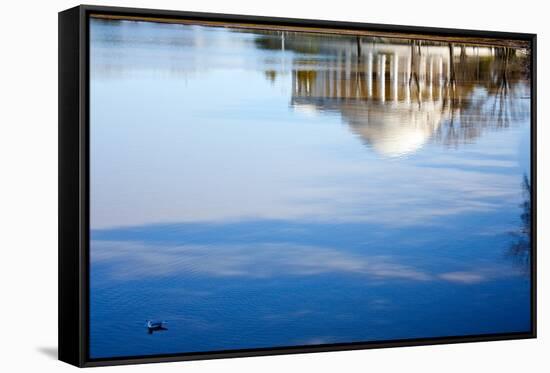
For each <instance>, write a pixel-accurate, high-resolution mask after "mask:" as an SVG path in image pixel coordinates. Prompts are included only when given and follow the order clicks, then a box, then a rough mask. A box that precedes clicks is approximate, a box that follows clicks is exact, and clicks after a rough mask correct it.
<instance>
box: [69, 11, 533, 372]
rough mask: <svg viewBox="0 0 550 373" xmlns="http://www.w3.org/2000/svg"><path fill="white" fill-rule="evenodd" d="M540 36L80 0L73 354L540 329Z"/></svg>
mask: <svg viewBox="0 0 550 373" xmlns="http://www.w3.org/2000/svg"><path fill="white" fill-rule="evenodd" d="M535 83H536V36H535V35H533V34H519V33H504V32H489V31H472V30H454V29H436V28H426V27H416V26H415V27H412V26H390V25H376V24H361V23H347V22H333V21H318V20H303V19H282V18H268V17H250V16H246V17H245V16H238V15H223V14H204V13H191V12H177V11H164V10H149V9H129V8H113V7H100V6H79V7H76V8H72V9H69V10H66V11H63V12H61V13H59V357H60V359H61V360H63V361H65V362H68V363H71V364H74V365H77V366H98V365H113V364H128V363H142V362H160V361H175V360H190V359H209V358H220V357H237V356H254V355H266V354H287V353H297V352H319V351H335V350H347V349H364V348H372V347H393V346H412V345H423V344H437V343H455V342H474V341H491V340H503V339H520V338H532V337H535V333H536V299H535V294H536V293H535V289H536V271H535V269H536V251H535V227H536V225H535V221H536V219H535V215H536V175H535V160H536V158H535V144H536V141H535V130H536V127H535V114H536V86H535Z"/></svg>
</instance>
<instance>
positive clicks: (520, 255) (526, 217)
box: [508, 175, 531, 271]
mask: <svg viewBox="0 0 550 373" xmlns="http://www.w3.org/2000/svg"><path fill="white" fill-rule="evenodd" d="M522 188H523V195H524V201H523V202H522V203H521V208H522V213H521V227H520V229H519V230H518V231H517V232H513V233H512V235H513V236H514V241H513V242H512V243H511V244H510V248H509V250H508V253H509V255H510V256H512V257H513V258H515V259H516V260H517V262H518V263H519V264H520V265H521V266H522V267H523V268H524V269H525V270H527V271H528V270H529V268H530V266H531V183H530V182H529V179H528V178H527V175H524V176H523V183H522Z"/></svg>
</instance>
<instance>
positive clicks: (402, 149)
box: [342, 102, 446, 157]
mask: <svg viewBox="0 0 550 373" xmlns="http://www.w3.org/2000/svg"><path fill="white" fill-rule="evenodd" d="M445 112H446V111H442V110H441V107H440V105H437V103H433V102H427V103H425V104H422V105H421V106H418V104H406V103H399V104H397V105H383V104H374V105H367V106H366V107H361V106H358V107H355V108H354V107H352V106H349V105H345V106H344V107H343V108H342V114H343V116H344V117H345V119H346V120H347V121H348V123H349V125H350V127H351V129H352V131H353V132H354V133H355V134H356V135H358V136H359V137H361V139H363V140H364V141H365V142H366V143H367V144H368V145H369V146H372V148H373V149H374V150H375V151H376V152H377V153H379V154H381V155H384V156H387V157H399V156H403V155H405V154H409V153H412V152H414V151H417V150H418V149H420V148H421V147H422V146H423V145H424V144H425V143H426V142H427V141H428V139H429V138H430V136H431V135H432V134H433V133H434V132H435V130H437V128H438V127H439V125H440V123H441V121H442V119H443V116H444V115H445Z"/></svg>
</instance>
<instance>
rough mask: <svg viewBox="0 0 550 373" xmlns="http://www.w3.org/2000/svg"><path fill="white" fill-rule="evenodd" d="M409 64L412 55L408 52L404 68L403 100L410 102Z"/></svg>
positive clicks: (410, 63)
mask: <svg viewBox="0 0 550 373" xmlns="http://www.w3.org/2000/svg"><path fill="white" fill-rule="evenodd" d="M411 65H412V57H411V55H410V54H409V55H408V56H407V68H406V69H405V80H404V81H405V83H406V84H405V101H406V102H407V103H410V102H411Z"/></svg>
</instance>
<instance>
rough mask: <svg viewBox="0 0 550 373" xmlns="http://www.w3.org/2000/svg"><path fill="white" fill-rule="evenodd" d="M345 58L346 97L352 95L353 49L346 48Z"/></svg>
mask: <svg viewBox="0 0 550 373" xmlns="http://www.w3.org/2000/svg"><path fill="white" fill-rule="evenodd" d="M344 58H345V69H346V80H345V84H344V92H343V96H344V97H351V84H350V83H351V49H350V48H346V54H345V55H344Z"/></svg>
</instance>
